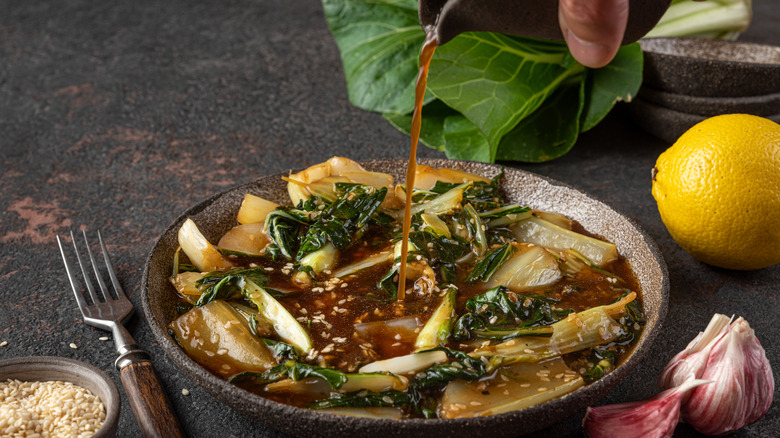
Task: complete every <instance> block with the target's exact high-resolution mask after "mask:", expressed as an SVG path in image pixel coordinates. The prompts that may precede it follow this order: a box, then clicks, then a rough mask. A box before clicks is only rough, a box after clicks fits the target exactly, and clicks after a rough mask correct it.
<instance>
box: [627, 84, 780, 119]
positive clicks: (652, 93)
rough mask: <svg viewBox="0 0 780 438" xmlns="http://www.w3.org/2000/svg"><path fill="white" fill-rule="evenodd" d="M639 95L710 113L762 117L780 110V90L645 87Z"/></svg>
mask: <svg viewBox="0 0 780 438" xmlns="http://www.w3.org/2000/svg"><path fill="white" fill-rule="evenodd" d="M637 97H639V98H641V99H644V100H646V101H648V102H650V103H652V104H654V105H658V106H662V107H665V108H669V109H670V110H674V111H679V112H684V113H689V114H698V115H701V116H708V117H711V116H717V115H719V114H753V115H754V116H762V117H768V116H773V115H775V114H780V90H779V92H777V93H774V94H765V95H763V96H745V97H700V96H688V95H685V94H676V93H669V92H666V91H660V90H656V89H653V88H650V87H642V88H641V89H640V90H639V94H638V96H637Z"/></svg>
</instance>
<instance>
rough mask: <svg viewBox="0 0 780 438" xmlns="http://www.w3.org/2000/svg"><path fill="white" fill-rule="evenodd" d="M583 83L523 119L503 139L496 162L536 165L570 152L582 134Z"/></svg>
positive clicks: (567, 87)
mask: <svg viewBox="0 0 780 438" xmlns="http://www.w3.org/2000/svg"><path fill="white" fill-rule="evenodd" d="M580 84H582V81H579V80H578V81H577V82H575V83H569V84H566V85H564V86H562V87H560V88H559V89H558V90H556V92H555V94H553V95H552V96H550V98H549V99H547V100H546V101H545V102H544V104H542V106H541V108H539V109H538V110H536V111H535V112H534V113H533V114H531V115H530V116H528V117H526V118H525V119H523V120H521V121H520V123H518V124H517V126H515V128H514V129H512V130H511V131H510V132H509V133H507V134H506V135H505V136H504V137H503V138H502V139H501V143H500V144H499V146H498V153H497V154H496V159H498V160H505V161H525V162H532V163H535V162H542V161H549V160H552V159H553V158H558V157H560V156H562V155H564V154H565V153H566V152H569V150H570V149H571V147H572V146H574V142H576V141H577V136H578V135H579V132H580V129H579V128H580V122H579V119H580V114H581V113H582V102H583V99H582V98H581V95H582V93H583V90H582V88H583V87H581V85H580ZM610 108H611V106H610ZM605 114H606V113H605Z"/></svg>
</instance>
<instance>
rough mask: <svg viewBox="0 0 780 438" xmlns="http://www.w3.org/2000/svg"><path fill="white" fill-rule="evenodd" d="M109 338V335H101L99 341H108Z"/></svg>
mask: <svg viewBox="0 0 780 438" xmlns="http://www.w3.org/2000/svg"><path fill="white" fill-rule="evenodd" d="M108 339H109V338H108V336H101V337H99V338H98V341H107V340H108Z"/></svg>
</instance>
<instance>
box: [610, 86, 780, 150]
mask: <svg viewBox="0 0 780 438" xmlns="http://www.w3.org/2000/svg"><path fill="white" fill-rule="evenodd" d="M640 96H641V93H640ZM625 108H626V109H627V111H628V113H629V114H630V115H631V118H632V119H633V120H634V122H635V123H636V124H637V125H638V126H639V127H640V128H642V129H644V130H645V131H647V132H648V133H650V134H653V135H654V136H656V137H658V138H660V139H661V140H663V141H665V142H667V143H669V145H670V146H671V145H672V144H674V142H676V141H677V139H678V138H680V136H681V135H683V134H684V133H685V131H687V130H688V129H690V128H691V127H693V125H695V124H697V123H699V122H701V121H703V120H704V119H707V118H708V117H709V116H703V115H701V114H690V113H687V112H682V111H676V110H673V109H670V108H667V107H665V106H661V105H656V104H655V103H652V102H650V101H649V100H645V99H643V98H642V97H637V98H636V99H634V100H633V101H631V103H630V104H627V105H625ZM713 115H714V114H713ZM764 117H766V118H767V119H769V120H772V121H774V122H777V123H780V113H776V114H772V115H766V116H764Z"/></svg>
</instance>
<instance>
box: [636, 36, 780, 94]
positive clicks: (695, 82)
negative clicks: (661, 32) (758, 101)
mask: <svg viewBox="0 0 780 438" xmlns="http://www.w3.org/2000/svg"><path fill="white" fill-rule="evenodd" d="M639 43H640V45H641V46H642V50H643V51H644V53H645V63H644V77H643V80H644V85H646V86H648V87H650V88H654V89H656V90H661V91H667V92H670V93H676V94H681V95H690V96H705V97H743V96H761V95H765V94H775V93H778V92H780V47H777V46H769V45H763V44H752V43H741V42H734V41H721V40H709V39H700V38H648V39H644V40H641V41H640V42H639Z"/></svg>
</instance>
